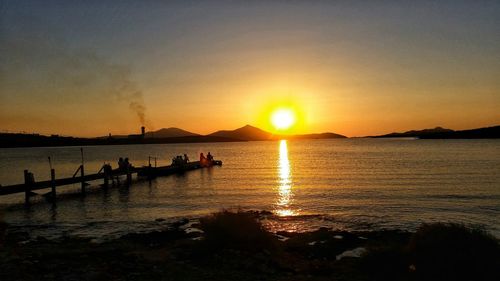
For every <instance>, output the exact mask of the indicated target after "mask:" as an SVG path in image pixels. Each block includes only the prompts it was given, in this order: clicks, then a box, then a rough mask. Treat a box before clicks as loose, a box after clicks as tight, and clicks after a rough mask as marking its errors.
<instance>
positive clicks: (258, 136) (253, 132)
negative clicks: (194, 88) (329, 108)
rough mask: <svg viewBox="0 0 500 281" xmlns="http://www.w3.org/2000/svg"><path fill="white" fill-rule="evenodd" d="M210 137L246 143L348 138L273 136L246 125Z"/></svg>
mask: <svg viewBox="0 0 500 281" xmlns="http://www.w3.org/2000/svg"><path fill="white" fill-rule="evenodd" d="M208 136H217V137H224V138H232V139H239V140H246V141H260V140H276V139H333V138H346V136H343V135H339V134H335V133H321V134H304V135H273V134H271V133H269V132H266V131H264V130H261V129H259V128H256V127H253V126H250V125H246V126H244V127H241V128H238V129H236V130H232V131H229V130H224V131H217V132H215V133H212V134H210V135H208Z"/></svg>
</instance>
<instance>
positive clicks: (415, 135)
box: [371, 127, 454, 138]
mask: <svg viewBox="0 0 500 281" xmlns="http://www.w3.org/2000/svg"><path fill="white" fill-rule="evenodd" d="M448 132H454V131H453V130H451V129H445V128H442V127H436V128H434V129H423V130H411V131H406V132H404V133H390V134H387V135H380V136H371V138H419V137H422V136H425V135H430V134H435V133H448Z"/></svg>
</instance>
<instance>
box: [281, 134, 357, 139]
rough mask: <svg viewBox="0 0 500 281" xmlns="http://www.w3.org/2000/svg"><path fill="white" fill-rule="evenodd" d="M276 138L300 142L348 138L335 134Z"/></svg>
mask: <svg viewBox="0 0 500 281" xmlns="http://www.w3.org/2000/svg"><path fill="white" fill-rule="evenodd" d="M274 138H288V139H297V140H298V139H344V138H347V137H346V136H344V135H339V134H335V133H321V134H305V135H286V136H274Z"/></svg>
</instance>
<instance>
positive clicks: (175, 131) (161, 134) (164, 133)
mask: <svg viewBox="0 0 500 281" xmlns="http://www.w3.org/2000/svg"><path fill="white" fill-rule="evenodd" d="M194 136H199V134H195V133H191V132H188V131H186V130H183V129H179V128H175V127H171V128H163V129H159V130H157V131H153V132H146V134H145V136H144V137H145V138H179V137H194Z"/></svg>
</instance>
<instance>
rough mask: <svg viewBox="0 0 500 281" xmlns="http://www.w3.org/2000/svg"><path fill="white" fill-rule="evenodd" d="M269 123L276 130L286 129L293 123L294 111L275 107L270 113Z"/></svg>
mask: <svg viewBox="0 0 500 281" xmlns="http://www.w3.org/2000/svg"><path fill="white" fill-rule="evenodd" d="M271 123H272V124H273V126H274V127H275V128H276V129H277V130H286V129H288V128H290V127H291V126H293V124H295V113H294V112H293V111H292V110H290V109H285V108H281V109H277V110H275V111H274V112H273V113H272V114H271Z"/></svg>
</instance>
